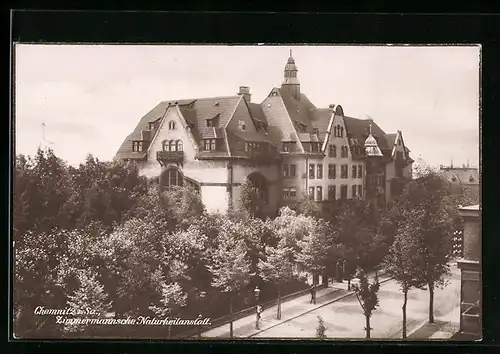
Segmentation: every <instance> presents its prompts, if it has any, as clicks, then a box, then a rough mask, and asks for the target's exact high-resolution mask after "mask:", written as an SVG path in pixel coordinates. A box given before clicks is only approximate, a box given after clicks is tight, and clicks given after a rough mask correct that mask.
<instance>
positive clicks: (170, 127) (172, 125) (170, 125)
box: [168, 120, 175, 130]
mask: <svg viewBox="0 0 500 354" xmlns="http://www.w3.org/2000/svg"><path fill="white" fill-rule="evenodd" d="M168 130H175V122H174V121H173V120H171V121H170V122H168Z"/></svg>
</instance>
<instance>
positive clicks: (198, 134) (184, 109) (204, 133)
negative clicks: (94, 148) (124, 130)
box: [115, 96, 241, 159]
mask: <svg viewBox="0 0 500 354" xmlns="http://www.w3.org/2000/svg"><path fill="white" fill-rule="evenodd" d="M240 99H241V97H240V96H225V97H210V98H198V99H194V98H191V99H182V100H173V101H163V102H160V103H159V104H158V105H156V107H155V108H153V109H152V110H151V111H149V112H148V113H147V114H146V115H144V116H143V117H142V118H141V120H140V121H139V123H138V124H137V126H136V128H135V129H134V131H133V132H132V133H131V134H130V135H129V136H127V137H126V138H125V140H124V142H123V143H122V145H121V146H120V148H119V149H118V152H117V154H116V156H115V159H120V158H134V156H137V158H140V156H141V155H142V153H135V152H133V151H132V141H134V140H143V137H147V135H148V134H143V131H149V123H152V122H155V121H158V120H159V119H161V118H163V116H164V115H165V112H166V110H167V108H168V107H169V104H170V105H176V106H178V107H179V109H180V111H181V113H182V115H183V116H184V118H185V120H186V122H187V123H188V125H189V126H190V128H191V132H192V134H193V136H194V138H195V139H196V140H197V142H198V143H199V142H200V140H201V139H210V138H219V137H221V134H217V136H216V133H215V131H216V130H217V128H219V129H220V128H222V127H223V126H225V124H226V123H227V122H228V120H229V118H230V117H231V115H232V114H233V112H234V109H235V108H236V105H237V103H238V101H239V100H240ZM217 115H219V119H218V121H219V122H218V126H217V127H215V128H216V129H215V130H214V128H213V127H207V123H206V119H210V118H213V117H215V116H217ZM151 135H152V134H151V133H150V134H149V137H147V138H149V139H151V138H152V136H151ZM125 156H127V157H125Z"/></svg>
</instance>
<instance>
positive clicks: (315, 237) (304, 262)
mask: <svg viewBox="0 0 500 354" xmlns="http://www.w3.org/2000/svg"><path fill="white" fill-rule="evenodd" d="M328 236H329V225H328V224H327V223H326V222H324V221H323V220H322V219H319V220H315V221H314V222H313V225H312V228H311V230H310V233H309V234H308V235H307V236H306V237H305V239H304V240H303V241H301V242H300V243H299V244H300V246H301V252H300V253H299V254H298V255H297V262H298V263H299V264H300V265H301V267H302V268H303V269H305V270H306V271H308V272H310V273H312V274H313V275H320V274H321V273H323V272H324V271H325V269H326V266H327V264H328V255H329V249H330V247H331V245H330V242H329V239H328Z"/></svg>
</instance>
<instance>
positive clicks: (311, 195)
mask: <svg viewBox="0 0 500 354" xmlns="http://www.w3.org/2000/svg"><path fill="white" fill-rule="evenodd" d="M309 199H314V187H309Z"/></svg>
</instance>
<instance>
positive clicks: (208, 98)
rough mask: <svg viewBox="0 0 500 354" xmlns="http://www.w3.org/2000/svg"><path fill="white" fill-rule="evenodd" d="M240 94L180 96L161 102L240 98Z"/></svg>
mask: <svg viewBox="0 0 500 354" xmlns="http://www.w3.org/2000/svg"><path fill="white" fill-rule="evenodd" d="M239 97H240V96H239V95H232V96H213V97H200V98H180V99H176V100H163V101H161V103H168V102H177V101H208V100H215V99H225V98H239Z"/></svg>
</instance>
